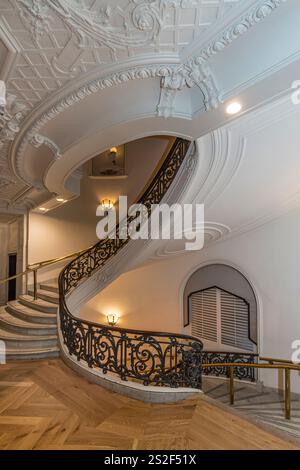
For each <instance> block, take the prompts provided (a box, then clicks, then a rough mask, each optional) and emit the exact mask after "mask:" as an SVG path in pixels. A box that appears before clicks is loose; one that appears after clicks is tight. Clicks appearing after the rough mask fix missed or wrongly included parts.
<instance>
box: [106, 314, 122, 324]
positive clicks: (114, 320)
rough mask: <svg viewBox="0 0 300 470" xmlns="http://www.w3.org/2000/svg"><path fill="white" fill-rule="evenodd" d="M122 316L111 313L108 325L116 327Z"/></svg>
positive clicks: (108, 316)
mask: <svg viewBox="0 0 300 470" xmlns="http://www.w3.org/2000/svg"><path fill="white" fill-rule="evenodd" d="M119 318H120V316H119V315H118V314H117V313H110V314H109V315H107V323H108V324H109V325H110V326H115V325H116V324H117V323H118V321H119Z"/></svg>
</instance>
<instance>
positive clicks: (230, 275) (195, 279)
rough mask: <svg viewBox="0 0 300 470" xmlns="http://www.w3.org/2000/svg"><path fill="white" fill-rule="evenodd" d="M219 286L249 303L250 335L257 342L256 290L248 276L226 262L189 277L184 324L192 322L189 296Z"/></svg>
mask: <svg viewBox="0 0 300 470" xmlns="http://www.w3.org/2000/svg"><path fill="white" fill-rule="evenodd" d="M212 287H218V288H219V289H222V290H224V291H227V292H230V293H232V294H234V295H236V296H237V297H241V298H243V299H245V300H246V302H248V304H249V337H250V339H251V340H252V341H253V342H254V343H256V344H257V339H258V334H257V330H258V309H257V301H256V296H255V293H254V290H253V288H252V286H251V284H250V282H249V281H248V280H247V279H246V277H245V276H244V275H243V274H242V273H241V272H239V271H238V270H237V269H235V268H233V267H231V266H228V265H225V264H210V265H208V266H204V267H201V268H199V269H198V270H197V271H195V272H194V273H193V274H192V275H191V276H190V277H189V279H188V281H187V283H186V286H185V289H184V293H183V320H184V326H188V325H189V324H190V318H189V316H190V315H189V301H188V299H189V296H190V295H191V294H192V293H193V292H197V291H204V290H206V289H210V288H212Z"/></svg>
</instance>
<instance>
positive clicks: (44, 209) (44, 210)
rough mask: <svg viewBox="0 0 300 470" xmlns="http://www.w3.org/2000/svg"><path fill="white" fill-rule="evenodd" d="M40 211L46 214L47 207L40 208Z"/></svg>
mask: <svg viewBox="0 0 300 470" xmlns="http://www.w3.org/2000/svg"><path fill="white" fill-rule="evenodd" d="M39 210H40V211H42V212H46V210H47V209H46V207H39Z"/></svg>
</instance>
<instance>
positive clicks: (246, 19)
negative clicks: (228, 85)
mask: <svg viewBox="0 0 300 470" xmlns="http://www.w3.org/2000/svg"><path fill="white" fill-rule="evenodd" d="M286 1H287V0H258V1H257V2H256V4H255V6H253V5H252V6H251V7H250V8H249V11H248V12H247V13H245V14H244V15H243V17H242V18H239V19H238V20H236V21H235V22H234V23H233V24H231V25H230V26H228V27H227V28H226V29H225V30H224V31H222V33H221V34H219V35H218V36H217V37H216V38H215V39H213V40H212V41H210V42H209V43H208V44H207V45H206V46H205V47H202V48H201V51H200V52H199V53H198V54H197V58H198V59H197V60H199V61H207V60H209V59H210V58H211V57H212V56H214V55H215V54H218V53H219V52H221V51H222V50H223V49H225V48H226V47H228V46H230V44H231V43H232V42H233V41H235V40H236V39H238V38H239V37H241V36H243V35H244V34H246V33H247V32H248V31H249V30H250V29H251V28H252V27H253V26H255V25H256V24H258V23H260V22H261V21H262V20H264V19H265V18H267V17H268V16H270V15H271V14H272V13H273V12H274V11H275V10H277V8H278V7H280V6H281V5H282V4H283V3H285V2H286Z"/></svg>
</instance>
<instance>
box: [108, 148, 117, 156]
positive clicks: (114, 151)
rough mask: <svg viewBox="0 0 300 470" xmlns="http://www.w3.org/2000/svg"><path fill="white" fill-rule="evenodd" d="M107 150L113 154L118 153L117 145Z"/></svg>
mask: <svg viewBox="0 0 300 470" xmlns="http://www.w3.org/2000/svg"><path fill="white" fill-rule="evenodd" d="M109 151H110V153H112V154H115V155H116V154H117V153H118V149H117V147H112V148H111V149H110V150H109Z"/></svg>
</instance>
